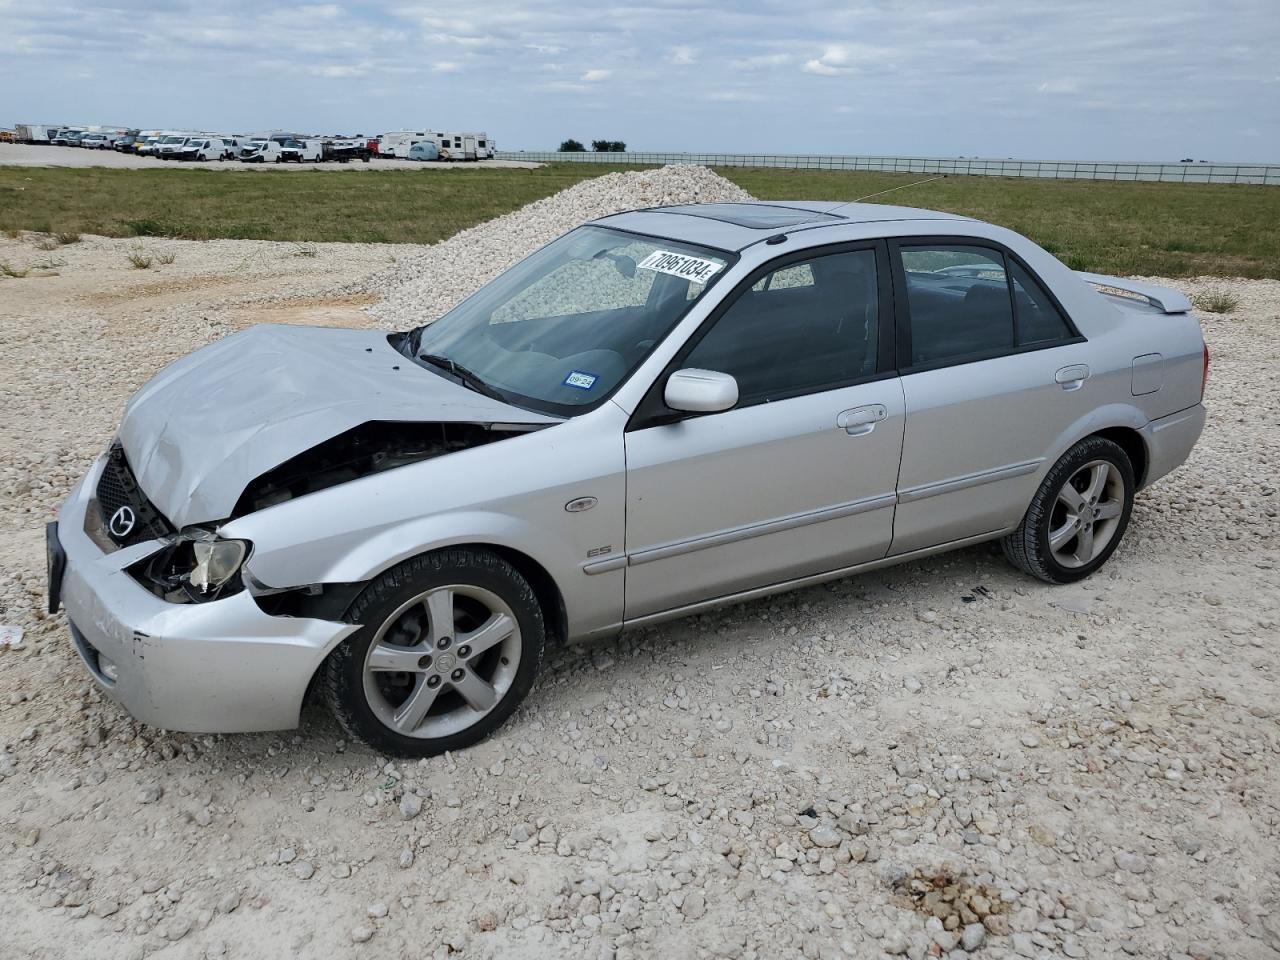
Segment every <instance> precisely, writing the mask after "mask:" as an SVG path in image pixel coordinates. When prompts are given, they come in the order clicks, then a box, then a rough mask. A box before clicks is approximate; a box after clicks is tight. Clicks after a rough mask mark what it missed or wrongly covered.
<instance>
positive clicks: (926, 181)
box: [827, 173, 947, 213]
mask: <svg viewBox="0 0 1280 960" xmlns="http://www.w3.org/2000/svg"><path fill="white" fill-rule="evenodd" d="M945 179H947V175H946V174H945V173H944V174H942V175H941V176H937V177H928V178H927V179H924V180H917V181H915V182H914V183H903V184H899V185H898V186H896V187H890V188H889V189H888V190H880V191H879V192H877V193H868V194H867V195H866V196H865V197H858V199H856V200H849V201H847V202H846V203H842V204H840V207H847V206H849V204H851V203H861V202H862V201H863V200H870V199H871V198H872V197H883V196H884V195H885V194H886V193H893V191H895V190H905V189H907V187H918V186H920V184H922V183H933V181H935V180H945ZM840 207H832V208H831V209H830V210H829V211H827V212H828V213H834V212H835V211H836V210H839V209H840Z"/></svg>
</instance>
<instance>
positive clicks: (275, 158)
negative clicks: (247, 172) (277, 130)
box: [239, 138, 281, 163]
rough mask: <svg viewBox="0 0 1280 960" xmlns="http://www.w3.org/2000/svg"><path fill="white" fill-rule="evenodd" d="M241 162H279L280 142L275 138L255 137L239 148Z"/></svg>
mask: <svg viewBox="0 0 1280 960" xmlns="http://www.w3.org/2000/svg"><path fill="white" fill-rule="evenodd" d="M239 160H240V162H241V163H279V162H280V160H281V156H280V144H279V143H278V142H276V141H275V140H265V139H261V138H256V139H253V140H250V141H248V142H247V143H246V144H245V145H244V146H243V147H241V148H240V156H239Z"/></svg>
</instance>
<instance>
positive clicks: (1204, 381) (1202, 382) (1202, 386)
mask: <svg viewBox="0 0 1280 960" xmlns="http://www.w3.org/2000/svg"><path fill="white" fill-rule="evenodd" d="M1207 386H1209V345H1208V344H1207V343H1206V344H1205V345H1204V374H1203V375H1202V376H1201V377H1200V399H1201V400H1203V399H1204V391H1205V388H1206V387H1207Z"/></svg>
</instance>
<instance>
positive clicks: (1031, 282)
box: [1009, 262, 1072, 346]
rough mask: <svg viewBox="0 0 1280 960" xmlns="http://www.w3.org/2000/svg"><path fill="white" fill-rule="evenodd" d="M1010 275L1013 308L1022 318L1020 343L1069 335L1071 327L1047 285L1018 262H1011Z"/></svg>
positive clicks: (1019, 334) (1051, 340)
mask: <svg viewBox="0 0 1280 960" xmlns="http://www.w3.org/2000/svg"><path fill="white" fill-rule="evenodd" d="M1009 277H1010V279H1011V280H1012V281H1013V308H1014V313H1015V314H1017V318H1018V346H1023V345H1026V344H1034V343H1052V342H1053V341H1055V340H1066V339H1069V338H1070V337H1071V335H1072V334H1071V328H1070V327H1069V326H1068V325H1067V321H1066V319H1065V318H1064V317H1063V316H1062V314H1061V313H1060V312H1059V311H1058V308H1057V307H1055V306H1054V305H1053V301H1052V300H1050V299H1049V294H1047V293H1046V292H1045V289H1044V287H1042V286H1040V284H1038V283H1037V282H1036V281H1035V279H1034V278H1032V276H1031V274H1029V273H1027V271H1025V270H1023V269H1022V267H1020V266H1018V265H1017V264H1016V263H1012V262H1011V263H1010V264H1009Z"/></svg>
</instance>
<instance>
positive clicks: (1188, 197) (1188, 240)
mask: <svg viewBox="0 0 1280 960" xmlns="http://www.w3.org/2000/svg"><path fill="white" fill-rule="evenodd" d="M720 172H721V173H723V174H724V175H726V176H728V177H730V178H732V179H733V180H734V181H735V182H736V183H738V184H741V186H742V187H743V188H744V189H745V190H747V191H748V192H749V193H751V194H752V195H753V196H756V197H759V198H760V199H762V200H784V199H795V198H798V197H803V198H805V199H807V200H852V199H854V198H855V197H861V196H866V195H867V194H871V193H876V192H877V191H880V190H888V189H889V188H891V187H899V186H902V185H904V184H910V183H914V182H916V181H919V180H922V179H924V178H925V177H926V175H925V174H879V173H862V172H851V173H844V172H838V171H825V170H779V169H765V168H753V169H738V170H721V171H720ZM876 202H879V203H898V204H902V205H904V206H912V207H928V208H930V209H933V210H946V211H948V212H951V213H962V214H965V215H966V216H971V217H977V218H978V219H980V220H988V221H990V222H992V223H998V224H1000V225H1001V226H1003V227H1008V228H1009V229H1011V230H1016V231H1017V232H1018V233H1021V234H1025V235H1026V236H1028V237H1030V238H1031V239H1033V240H1035V241H1036V242H1037V243H1039V244H1040V245H1041V246H1043V247H1044V248H1045V249H1046V250H1048V251H1049V252H1051V253H1052V254H1054V256H1056V257H1058V259H1060V260H1062V261H1063V262H1064V263H1066V264H1067V266H1069V267H1071V268H1072V269H1074V270H1093V271H1098V272H1105V273H1115V274H1126V275H1133V274H1137V275H1155V276H1163V277H1183V276H1200V275H1217V276H1232V277H1274V278H1280V189H1276V188H1275V187H1259V186H1234V185H1225V184H1174V183H1124V182H1113V181H1098V180H1095V181H1089V180H1031V179H1022V178H1001V177H947V178H946V179H945V180H935V181H934V182H932V183H925V184H920V185H919V186H914V187H908V188H906V189H900V190H895V191H894V192H893V193H888V194H885V195H884V196H881V197H877V198H876Z"/></svg>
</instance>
